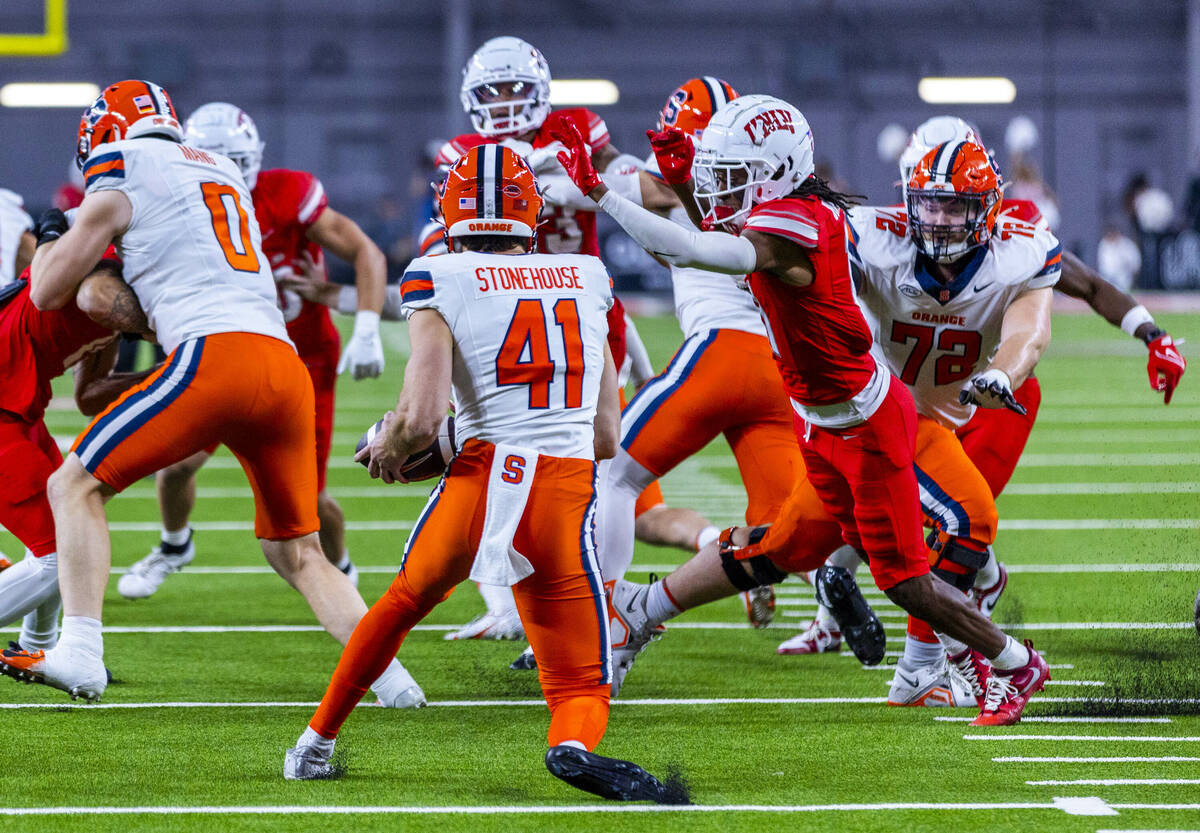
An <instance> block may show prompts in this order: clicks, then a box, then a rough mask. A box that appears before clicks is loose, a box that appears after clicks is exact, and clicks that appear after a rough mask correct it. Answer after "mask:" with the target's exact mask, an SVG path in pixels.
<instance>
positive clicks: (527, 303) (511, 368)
mask: <svg viewBox="0 0 1200 833" xmlns="http://www.w3.org/2000/svg"><path fill="white" fill-rule="evenodd" d="M554 323H555V324H557V325H558V327H559V329H560V330H562V342H563V354H564V355H565V356H566V361H567V370H566V392H565V394H564V398H563V403H564V407H567V408H578V407H580V406H581V405H583V369H584V361H583V338H582V337H581V335H580V331H579V307H578V306H577V305H576V303H575V300H574V299H573V298H562V299H561V300H559V301H557V302H556V303H555V304H554ZM549 329H550V324H549V322H548V321H547V320H546V314H545V311H544V310H543V308H542V302H541V301H537V300H533V299H529V298H524V299H522V300H520V301H517V308H516V309H515V310H513V317H512V321H511V322H510V323H509V325H508V332H507V333H506V334H505V336H504V343H503V344H501V345H500V352H499V353H497V354H496V384H498V385H529V407H530V408H536V409H542V408H549V407H550V383H551V382H552V381H554V359H552V358H550V337H549V333H548V331H549Z"/></svg>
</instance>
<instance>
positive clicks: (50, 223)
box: [34, 208, 70, 246]
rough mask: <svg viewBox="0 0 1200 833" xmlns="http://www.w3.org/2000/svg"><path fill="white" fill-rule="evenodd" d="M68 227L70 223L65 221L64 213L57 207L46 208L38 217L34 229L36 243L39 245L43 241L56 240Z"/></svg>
mask: <svg viewBox="0 0 1200 833" xmlns="http://www.w3.org/2000/svg"><path fill="white" fill-rule="evenodd" d="M69 227H70V224H69V223H68V222H67V215H66V214H63V213H62V211H60V210H59V209H57V208H48V209H46V211H45V213H43V214H42V216H41V218H40V219H38V222H37V227H36V228H35V229H34V236H35V237H37V244H38V245H39V246H40V245H42V244H43V243H49V242H50V241H52V240H57V239H58V238H60V237H62V236H63V235H64V234H66V233H67V229H68V228H69Z"/></svg>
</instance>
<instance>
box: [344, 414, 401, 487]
mask: <svg viewBox="0 0 1200 833" xmlns="http://www.w3.org/2000/svg"><path fill="white" fill-rule="evenodd" d="M381 422H382V423H383V425H381V426H380V428H379V430H378V431H377V432H376V433H375V438H374V439H373V440H371V442H370V443H368V444H367V445H364V446H363V447H362V450H361V451H359V452H358V453H357V454H355V455H354V462H356V463H362V462H365V463H366V464H367V474H369V475H370V476H371V477H373V478H376V479H382V480H383V482H384V483H395V482H396V481H398V480H399V479H400V478H399V477H398V476H397V475H398V473H399V471H400V468H401V466H403V465H404V461H405V460H407V459H408V454H406V453H405V454H402V453H400V452H401V451H402V450H403V449H399V448H397V447H396V443H395V440H394V438H393V437H392V433H393V430H394V429H395V425H396V414H395V413H394V412H393V411H388V412H387V413H386V414H384V415H383V419H382V420H381Z"/></svg>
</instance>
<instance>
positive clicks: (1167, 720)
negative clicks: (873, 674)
mask: <svg viewBox="0 0 1200 833" xmlns="http://www.w3.org/2000/svg"><path fill="white" fill-rule="evenodd" d="M974 719H975V718H974V717H970V716H963V717H957V716H950V715H938V716H937V717H935V718H934V720H939V721H944V722H947V723H951V722H953V723H960V722H961V723H969V722H971V721H972V720H974ZM1021 722H1022V723H1171V722H1172V721H1171V718H1169V717H1044V716H1035V717H1022V718H1021Z"/></svg>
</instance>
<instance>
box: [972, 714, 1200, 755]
mask: <svg viewBox="0 0 1200 833" xmlns="http://www.w3.org/2000/svg"><path fill="white" fill-rule="evenodd" d="M1022 719H1023V720H1029V719H1030V718H1028V717H1026V718H1022ZM992 760H993V761H995V762H996V763H999V764H1169V763H1182V762H1185V761H1200V758H1197V757H1188V756H1186V755H1146V756H1137V755H1125V756H1114V757H1107V758H1105V757H1100V758H1067V757H1053V756H1049V757H1040V758H1039V757H1029V756H1023V755H1009V756H1003V757H998V758H992Z"/></svg>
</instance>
